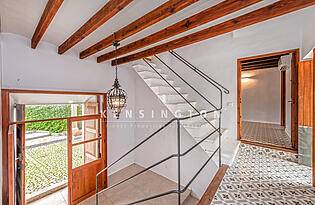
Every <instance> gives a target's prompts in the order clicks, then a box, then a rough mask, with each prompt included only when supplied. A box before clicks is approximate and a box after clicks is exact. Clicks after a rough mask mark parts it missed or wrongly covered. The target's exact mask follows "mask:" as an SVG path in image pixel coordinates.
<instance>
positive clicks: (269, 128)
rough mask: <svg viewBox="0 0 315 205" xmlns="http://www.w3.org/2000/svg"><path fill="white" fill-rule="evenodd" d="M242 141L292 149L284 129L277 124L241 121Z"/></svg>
mask: <svg viewBox="0 0 315 205" xmlns="http://www.w3.org/2000/svg"><path fill="white" fill-rule="evenodd" d="M242 139H244V140H248V141H251V142H259V143H263V144H271V145H278V146H281V147H286V148H291V147H292V146H291V140H290V137H289V136H288V135H287V133H286V132H285V131H284V127H283V126H281V125H277V124H270V123H259V122H249V121H242Z"/></svg>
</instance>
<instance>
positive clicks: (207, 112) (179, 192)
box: [95, 51, 238, 205]
mask: <svg viewBox="0 0 315 205" xmlns="http://www.w3.org/2000/svg"><path fill="white" fill-rule="evenodd" d="M169 52H170V53H171V55H172V56H174V57H175V58H177V59H178V60H179V61H181V62H182V63H183V64H184V65H186V66H187V67H188V68H189V69H191V71H190V72H191V74H192V75H193V74H197V75H198V76H199V77H201V79H202V80H205V81H206V82H207V83H209V85H210V86H212V87H214V88H215V89H216V90H217V91H218V95H217V96H215V98H217V99H219V100H220V101H219V102H220V104H219V105H215V104H213V103H212V102H211V101H210V100H209V99H207V98H206V97H205V96H204V95H203V94H202V93H200V92H199V91H198V90H197V89H196V88H195V87H194V86H192V85H190V84H189V83H188V82H187V81H186V80H185V79H184V78H182V77H181V76H180V75H179V74H178V73H177V72H176V71H175V70H173V69H172V68H171V67H170V66H169V65H167V64H166V63H165V62H164V61H162V60H161V59H160V58H159V57H158V56H155V58H156V59H157V60H158V61H159V62H161V65H164V66H165V67H166V68H168V69H169V70H170V71H171V72H170V73H171V74H172V73H173V74H174V77H176V76H177V77H178V78H179V79H180V80H181V81H182V82H184V85H187V87H188V88H190V89H192V90H193V91H194V92H193V93H194V94H197V95H194V97H191V96H190V94H188V93H186V92H185V91H184V90H185V89H186V87H185V88H184V87H181V86H178V85H176V82H178V81H175V79H171V76H173V75H168V74H166V72H165V71H164V70H162V69H161V68H160V67H157V65H156V64H154V63H152V62H151V61H150V60H148V59H143V61H139V62H137V63H135V64H134V65H133V68H134V69H135V71H136V72H137V73H138V74H139V76H140V77H141V78H142V79H143V80H144V82H145V83H146V84H147V85H148V86H149V88H150V89H151V90H152V91H153V92H154V93H155V94H156V95H157V97H158V98H159V99H160V100H161V102H162V103H163V104H164V105H165V106H166V107H167V108H168V110H169V111H170V112H171V113H172V114H173V116H174V117H173V118H172V119H170V120H169V121H167V122H166V123H165V124H164V125H162V126H161V127H160V128H158V129H157V130H155V131H154V132H153V133H152V134H150V135H149V136H147V137H145V138H144V139H142V140H141V141H140V142H139V143H137V144H136V145H135V146H134V147H133V148H132V149H130V150H129V151H127V152H126V153H124V154H122V156H121V157H119V158H118V159H117V160H115V161H114V162H112V163H111V164H109V165H108V166H107V167H106V168H104V169H103V170H101V171H100V172H99V173H98V174H97V175H96V189H95V191H96V196H95V200H96V205H98V204H99V201H100V200H101V198H100V197H101V196H102V195H104V193H106V192H108V191H109V190H112V189H115V187H117V186H118V185H120V184H123V183H125V184H126V183H128V182H130V181H131V180H134V179H135V178H136V177H137V176H140V175H143V174H145V173H147V172H149V171H150V170H151V169H152V168H154V167H156V166H158V165H160V164H162V163H164V162H166V161H168V160H171V159H174V158H177V172H178V173H177V183H176V184H177V188H174V189H173V190H170V191H167V192H163V193H159V194H155V195H154V194H153V195H151V196H149V197H146V198H143V199H140V200H138V201H133V202H130V203H128V204H138V203H143V202H145V203H149V202H152V201H153V200H157V199H161V198H162V197H165V196H171V195H175V196H176V198H177V204H178V205H181V204H183V202H184V204H185V201H186V200H185V199H186V198H187V195H185V193H187V191H189V187H190V185H191V184H192V183H193V182H194V180H195V179H196V177H197V176H198V175H199V174H200V173H201V171H202V170H203V169H204V168H205V167H206V166H207V164H208V163H209V162H210V161H212V163H216V165H217V166H218V167H221V165H222V163H227V164H229V162H231V161H232V158H233V156H235V153H236V151H237V148H236V147H237V146H238V144H237V143H236V142H235V141H233V140H231V138H230V139H229V138H228V135H227V132H228V130H227V129H223V128H222V127H221V115H222V104H223V103H222V101H223V93H225V94H229V90H228V89H226V88H225V87H223V86H222V85H220V84H219V83H218V82H216V81H215V80H213V79H212V78H211V77H209V76H207V75H206V74H205V73H203V72H202V71H201V70H199V69H198V68H196V67H195V66H193V65H192V64H190V63H189V62H188V61H186V60H185V59H184V58H183V57H181V56H180V55H178V54H177V53H176V52H174V51H169ZM176 79H177V78H176ZM197 96H198V97H201V98H202V99H203V100H205V102H207V104H208V105H209V106H208V105H207V107H206V108H203V107H202V106H205V105H202V104H201V103H198V102H201V101H200V99H193V98H197ZM175 123H176V129H177V134H176V135H174V136H170V137H176V138H177V140H176V144H177V152H175V153H173V154H170V155H169V156H166V157H165V158H163V159H161V160H160V161H157V162H152V164H151V165H150V166H148V167H146V168H144V169H143V170H141V171H139V172H137V173H135V174H133V175H132V176H129V177H127V178H126V179H123V180H120V181H119V182H117V183H115V184H113V185H110V186H109V187H107V188H105V189H103V190H101V191H98V177H99V176H100V175H101V174H102V173H104V172H105V171H107V170H108V169H109V168H111V167H112V166H114V165H115V164H117V163H118V162H119V161H121V160H122V159H124V158H125V157H126V156H128V155H129V154H130V153H132V152H133V151H135V150H136V149H138V148H139V147H141V146H143V145H144V143H145V142H147V141H149V140H151V139H152V138H153V137H155V136H156V135H157V134H158V133H160V132H161V131H163V130H164V129H166V128H167V127H168V126H169V125H171V124H173V125H174V124H175ZM181 127H183V128H184V129H185V130H186V132H187V133H188V134H189V135H190V136H191V137H192V138H193V139H194V141H195V143H193V145H190V146H189V148H187V149H186V150H183V151H182V150H181V148H180V147H181V139H182V136H181V131H180V130H181ZM223 144H224V145H223ZM222 145H223V146H222ZM225 145H226V146H225ZM231 145H232V146H231ZM197 147H200V148H201V149H202V150H204V152H205V153H204V154H205V155H204V156H206V155H208V157H207V160H206V161H205V162H202V164H200V163H199V164H198V165H197V166H198V168H197V171H196V172H194V175H193V177H191V178H190V179H189V180H188V183H186V185H185V186H182V184H181V182H182V181H181V167H182V166H181V158H183V157H184V156H186V155H187V154H189V153H190V152H191V151H193V150H194V149H195V148H197ZM202 150H200V151H201V152H202ZM215 155H216V156H218V159H219V160H218V161H217V160H214V159H213V157H214V156H215ZM213 165H214V164H213ZM188 195H189V194H188ZM183 197H184V198H183ZM168 204H169V203H168Z"/></svg>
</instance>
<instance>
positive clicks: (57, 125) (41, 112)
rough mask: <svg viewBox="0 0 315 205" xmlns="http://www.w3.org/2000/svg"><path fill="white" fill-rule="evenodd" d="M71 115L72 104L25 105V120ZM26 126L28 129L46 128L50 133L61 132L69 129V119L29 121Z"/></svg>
mask: <svg viewBox="0 0 315 205" xmlns="http://www.w3.org/2000/svg"><path fill="white" fill-rule="evenodd" d="M78 107H81V106H78ZM78 111H79V110H78ZM81 112H82V111H81ZM69 116H71V105H36V106H26V107H25V120H39V119H51V118H61V117H69ZM25 128H26V130H44V131H49V132H50V133H61V132H62V131H65V130H67V120H57V121H46V122H36V123H28V124H26V127H25Z"/></svg>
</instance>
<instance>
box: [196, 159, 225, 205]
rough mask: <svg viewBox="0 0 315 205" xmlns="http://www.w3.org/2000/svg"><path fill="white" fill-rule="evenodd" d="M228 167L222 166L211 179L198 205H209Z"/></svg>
mask: <svg viewBox="0 0 315 205" xmlns="http://www.w3.org/2000/svg"><path fill="white" fill-rule="evenodd" d="M228 168H229V166H228V165H225V164H224V165H222V166H221V167H220V168H219V170H218V172H217V173H216V175H215V176H214V178H213V179H212V181H211V183H210V184H209V186H208V188H207V190H206V192H205V193H204V194H203V196H202V197H201V199H200V201H199V203H198V205H210V204H211V202H212V200H213V199H214V196H215V194H216V193H217V190H218V189H219V186H220V184H221V182H222V180H223V178H224V176H225V173H226V171H227V170H228Z"/></svg>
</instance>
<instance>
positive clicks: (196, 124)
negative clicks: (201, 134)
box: [183, 117, 216, 127]
mask: <svg viewBox="0 0 315 205" xmlns="http://www.w3.org/2000/svg"><path fill="white" fill-rule="evenodd" d="M206 119H207V120H208V121H209V122H211V123H212V124H214V121H216V118H213V117H206ZM183 124H184V125H183V126H184V127H185V126H186V127H189V126H191V127H202V126H204V125H208V124H209V123H208V122H207V121H206V120H205V119H204V118H202V117H200V119H198V120H196V121H194V122H189V123H187V125H186V124H185V122H183Z"/></svg>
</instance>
